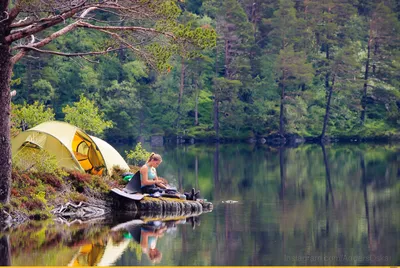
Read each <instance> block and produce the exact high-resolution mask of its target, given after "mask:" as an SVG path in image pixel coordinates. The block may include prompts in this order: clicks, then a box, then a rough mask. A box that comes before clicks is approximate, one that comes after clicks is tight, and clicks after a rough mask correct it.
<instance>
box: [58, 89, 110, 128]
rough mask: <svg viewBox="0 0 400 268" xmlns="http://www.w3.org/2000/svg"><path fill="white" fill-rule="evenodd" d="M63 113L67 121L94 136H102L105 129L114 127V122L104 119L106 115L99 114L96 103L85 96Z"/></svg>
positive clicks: (66, 108)
mask: <svg viewBox="0 0 400 268" xmlns="http://www.w3.org/2000/svg"><path fill="white" fill-rule="evenodd" d="M62 111H63V113H65V121H67V122H68V123H70V124H72V125H75V126H77V127H80V128H81V129H84V130H86V131H87V132H89V133H90V134H93V135H98V134H102V133H103V131H104V129H106V128H110V127H112V121H105V120H104V119H103V117H104V113H101V112H99V108H98V107H97V106H96V104H95V102H94V101H90V100H88V99H87V98H86V97H84V96H83V95H82V96H81V98H80V100H79V102H75V103H74V105H73V106H72V107H71V106H69V105H67V106H65V107H64V108H63V109H62Z"/></svg>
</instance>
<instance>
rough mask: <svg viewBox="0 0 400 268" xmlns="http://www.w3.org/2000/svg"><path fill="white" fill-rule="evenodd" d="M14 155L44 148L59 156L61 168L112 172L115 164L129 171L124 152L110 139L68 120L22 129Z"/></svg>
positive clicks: (13, 151) (13, 141) (13, 149)
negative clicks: (114, 146)
mask: <svg viewBox="0 0 400 268" xmlns="http://www.w3.org/2000/svg"><path fill="white" fill-rule="evenodd" d="M11 145H12V154H13V156H14V155H16V154H17V153H18V152H21V151H23V150H25V149H26V148H36V149H44V150H47V151H48V152H49V153H52V154H54V155H55V156H56V158H57V161H58V163H59V165H60V166H61V167H64V168H66V169H69V170H79V171H82V172H83V171H85V172H88V173H91V174H97V175H102V174H108V175H111V174H112V171H113V166H119V167H120V168H122V169H126V170H129V166H128V164H127V163H126V162H125V160H124V159H123V158H122V157H121V155H120V154H119V153H118V152H117V151H116V150H115V149H114V148H113V147H112V146H111V145H109V144H108V143H107V142H105V141H103V140H101V139H99V138H96V137H91V136H89V135H88V134H86V133H85V132H84V131H83V130H81V129H80V128H78V127H76V126H73V125H70V124H68V123H65V122H59V121H49V122H45V123H42V124H40V125H37V126H36V127H34V128H31V129H28V130H27V131H24V132H21V133H20V134H18V135H17V136H16V137H15V138H14V139H12V141H11Z"/></svg>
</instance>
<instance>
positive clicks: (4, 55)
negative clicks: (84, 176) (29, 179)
mask: <svg viewBox="0 0 400 268" xmlns="http://www.w3.org/2000/svg"><path fill="white" fill-rule="evenodd" d="M0 18H1V17H0ZM6 35H7V28H6V26H5V25H4V24H0V148H1V149H0V204H6V203H8V201H9V198H10V187H11V143H10V114H11V106H10V102H11V95H10V79H11V70H12V62H11V52H10V46H9V44H7V43H6V42H5V40H4V37H5V36H6Z"/></svg>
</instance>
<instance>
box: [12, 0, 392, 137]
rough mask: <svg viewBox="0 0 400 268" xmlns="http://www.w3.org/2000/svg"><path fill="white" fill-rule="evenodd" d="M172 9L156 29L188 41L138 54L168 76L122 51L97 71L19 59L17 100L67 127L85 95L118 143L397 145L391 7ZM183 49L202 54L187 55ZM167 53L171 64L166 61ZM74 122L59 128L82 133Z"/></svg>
mask: <svg viewBox="0 0 400 268" xmlns="http://www.w3.org/2000/svg"><path fill="white" fill-rule="evenodd" d="M179 7H180V8H181V9H182V10H183V11H184V12H181V10H180V9H179V8H177V6H175V5H167V4H166V5H165V6H162V7H160V8H161V9H168V12H169V13H170V14H171V16H173V17H177V18H178V20H179V21H180V22H182V24H177V23H172V22H171V21H170V22H168V21H163V22H160V23H158V24H157V25H156V27H157V29H160V30H163V29H170V30H171V32H173V33H174V34H175V35H176V36H178V37H187V38H191V39H192V44H188V43H179V44H175V45H173V46H168V47H164V46H162V45H160V44H159V43H157V44H150V45H149V46H147V48H146V49H147V51H148V52H151V53H152V54H153V55H154V56H155V59H156V61H154V62H150V63H155V64H152V65H153V67H158V69H162V70H166V71H165V72H161V73H156V72H155V69H153V68H148V66H146V64H145V63H143V62H144V61H143V58H139V57H138V56H137V55H136V56H135V55H134V54H133V53H131V52H128V51H126V50H120V51H118V52H115V53H109V54H107V55H106V56H95V57H93V58H94V60H95V61H97V63H92V62H88V61H85V60H83V59H80V58H79V59H77V58H62V57H61V58H60V57H57V56H52V57H50V56H41V57H40V58H36V57H35V58H28V57H27V58H25V59H23V60H22V61H21V62H20V63H19V64H18V65H16V67H15V68H14V77H13V79H18V81H20V83H19V84H18V83H16V84H14V85H13V86H12V87H13V88H14V89H16V90H17V92H18V94H17V96H16V97H15V98H14V99H13V102H14V103H19V104H22V103H24V102H26V103H28V104H29V103H33V102H34V101H39V102H40V103H41V104H44V105H45V106H46V107H50V108H52V109H53V110H54V111H55V117H56V119H58V120H63V119H64V115H63V113H62V111H63V110H64V109H65V108H64V107H66V106H67V107H68V105H71V104H72V103H74V102H77V101H78V100H79V99H80V96H81V95H82V94H83V96H84V97H85V98H87V100H90V101H94V103H95V104H96V108H95V109H99V113H100V114H101V113H104V120H105V122H109V121H112V122H113V123H114V124H113V126H112V127H111V128H108V129H106V130H105V131H104V135H105V138H106V139H107V140H114V141H133V140H135V139H136V138H137V137H139V136H144V137H148V136H150V135H152V134H164V135H167V136H175V135H185V136H189V137H195V138H199V139H208V138H214V137H216V136H217V135H218V136H219V137H220V138H233V139H243V138H249V137H255V136H265V135H268V134H271V133H275V132H281V133H282V134H285V133H296V134H299V135H301V136H314V137H317V136H320V135H322V136H323V135H327V136H342V137H348V136H359V137H392V138H393V137H397V138H398V137H399V136H400V132H399V130H400V90H399V86H400V71H399V70H400V69H399V67H400V63H399V62H400V49H399V48H400V22H399V17H400V9H399V5H398V3H397V2H396V1H393V0H388V1H372V0H367V1H349V0H345V1H336V0H328V1H318V0H307V1H303V0H302V1H294V0H279V1H277V0H276V1H266V0H265V1H260V0H256V1H248V0H245V1H238V0H229V1H216V0H209V1H197V0H187V1H184V2H183V1H181V2H179ZM98 16H101V17H102V20H105V21H110V22H112V21H113V17H112V16H111V15H106V14H98ZM210 28H215V30H216V33H217V35H218V37H217V43H216V46H215V48H211V47H213V45H214V44H213V43H212V42H211V41H210V43H207V42H206V43H204V40H212V36H211V35H213V34H214V33H215V32H214V33H213V32H210V31H207V29H210ZM106 38H107V37H106V36H104V34H102V33H101V32H96V31H86V30H81V29H79V30H76V31H74V32H71V33H69V34H68V35H65V36H62V37H60V38H58V39H57V41H54V42H52V43H51V44H49V45H48V46H47V47H48V49H58V50H62V51H65V52H81V51H90V50H92V51H94V50H98V47H99V46H100V45H101V46H103V44H105V43H107V41H106ZM191 45H197V46H199V47H200V48H204V49H205V50H204V51H203V52H202V54H199V53H198V52H196V53H194V52H193V51H192V50H191ZM171 55H176V56H174V57H173V58H172V59H170V60H169V61H168V58H169V56H171ZM79 113H81V115H82V116H83V114H82V112H79ZM85 116H88V118H89V119H91V118H90V115H89V114H86V115H85ZM73 118H74V119H72V118H65V120H68V121H70V122H71V123H74V124H78V123H77V122H76V120H78V118H77V117H75V116H74V117H73ZM85 122H87V123H89V122H90V120H89V121H85ZM91 123H94V125H100V124H98V123H95V122H91ZM84 124H86V123H84ZM108 126H110V125H108ZM92 131H93V132H96V133H101V130H92Z"/></svg>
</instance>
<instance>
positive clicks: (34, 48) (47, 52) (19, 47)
mask: <svg viewBox="0 0 400 268" xmlns="http://www.w3.org/2000/svg"><path fill="white" fill-rule="evenodd" d="M13 49H24V50H25V49H26V50H33V51H36V52H39V53H46V54H52V55H58V56H65V57H83V56H91V55H102V54H106V53H109V52H113V51H117V50H122V49H126V47H120V48H108V49H106V50H103V51H92V52H81V53H64V52H58V51H52V50H43V49H38V48H36V47H32V46H17V47H14V48H13Z"/></svg>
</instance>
